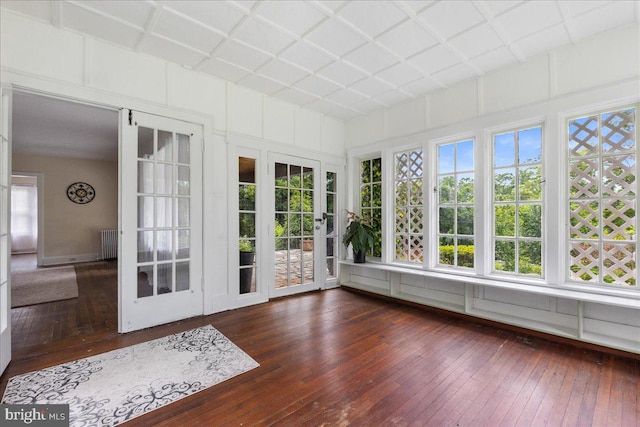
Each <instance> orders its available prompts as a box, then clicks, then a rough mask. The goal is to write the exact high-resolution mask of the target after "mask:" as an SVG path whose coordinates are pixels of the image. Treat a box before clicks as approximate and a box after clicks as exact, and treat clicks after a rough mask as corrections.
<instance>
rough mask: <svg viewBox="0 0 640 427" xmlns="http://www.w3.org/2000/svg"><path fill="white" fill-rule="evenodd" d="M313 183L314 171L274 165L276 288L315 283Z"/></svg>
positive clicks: (282, 164)
mask: <svg viewBox="0 0 640 427" xmlns="http://www.w3.org/2000/svg"><path fill="white" fill-rule="evenodd" d="M313 180H314V170H313V168H307V167H302V166H298V165H287V164H284V163H276V164H275V181H274V183H275V206H274V207H275V218H274V221H275V224H274V229H275V249H276V253H275V263H276V265H275V287H276V288H286V287H290V286H296V285H301V284H303V283H312V282H314V281H315V277H314V261H313V260H314V240H313V231H314V219H313V212H314V204H313V198H314V191H315V190H314V184H313Z"/></svg>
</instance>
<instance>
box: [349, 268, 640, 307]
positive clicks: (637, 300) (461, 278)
mask: <svg viewBox="0 0 640 427" xmlns="http://www.w3.org/2000/svg"><path fill="white" fill-rule="evenodd" d="M339 264H340V265H343V266H348V267H356V268H365V269H372V270H382V271H388V272H391V273H400V274H410V275H415V276H421V277H430V278H435V279H441V280H449V281H452V282H462V283H465V284H470V285H478V286H488V287H494V288H504V289H509V290H514V291H521V292H528V293H532V294H539V295H547V296H551V297H557V298H566V299H571V300H576V301H584V302H590V303H597V304H605V305H613V306H618V307H626V308H633V309H636V310H640V292H639V293H636V292H633V291H632V292H625V291H622V292H624V294H621V295H613V294H611V293H599V292H589V291H587V290H576V289H567V288H564V287H562V285H558V286H552V285H548V284H543V283H540V284H529V283H519V282H513V281H509V280H508V278H507V279H504V280H500V279H496V278H485V277H477V276H471V275H462V274H451V273H444V272H440V271H432V270H420V269H416V268H411V267H404V266H400V265H394V264H384V263H379V262H366V263H364V264H355V263H354V262H353V261H352V260H342V261H339Z"/></svg>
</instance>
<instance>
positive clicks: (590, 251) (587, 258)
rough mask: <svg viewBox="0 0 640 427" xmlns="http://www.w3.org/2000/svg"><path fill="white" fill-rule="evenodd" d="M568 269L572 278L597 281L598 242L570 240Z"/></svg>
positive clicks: (598, 277) (598, 269) (598, 276)
mask: <svg viewBox="0 0 640 427" xmlns="http://www.w3.org/2000/svg"><path fill="white" fill-rule="evenodd" d="M569 254H570V260H569V265H570V267H569V268H570V270H571V278H572V279H573V280H582V281H585V282H597V281H599V279H600V274H599V271H600V268H599V267H600V266H599V265H598V264H599V258H600V250H599V244H598V243H591V242H571V244H570V251H569Z"/></svg>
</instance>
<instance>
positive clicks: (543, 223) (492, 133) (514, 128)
mask: <svg viewBox="0 0 640 427" xmlns="http://www.w3.org/2000/svg"><path fill="white" fill-rule="evenodd" d="M538 127H539V128H540V138H541V141H540V145H541V147H540V156H541V159H540V162H533V163H522V164H521V163H520V162H519V160H518V157H519V137H518V132H521V131H527V130H531V129H535V128H538ZM488 131H489V132H488V138H487V139H486V141H485V143H486V144H490V146H489V147H488V148H489V152H490V156H489V160H490V161H489V162H487V164H486V167H487V172H488V173H487V178H488V180H485V181H484V182H485V183H490V184H487V188H486V189H485V190H487V191H486V193H488V195H489V197H488V210H487V211H485V212H484V213H483V214H484V217H485V220H486V221H488V222H489V226H488V230H489V235H488V239H487V241H486V242H485V243H484V246H483V247H484V248H487V249H489V251H488V253H490V254H491V256H490V258H489V259H488V260H487V263H488V270H487V273H488V275H490V276H494V277H512V278H518V279H525V280H533V281H539V282H547V276H548V274H547V262H546V261H547V260H546V259H545V258H546V253H547V251H546V241H547V235H546V230H547V228H548V225H547V220H548V217H549V216H548V215H547V212H546V206H547V203H546V198H547V191H546V185H545V184H546V172H547V171H546V163H547V161H546V159H545V155H546V154H547V149H546V145H547V144H546V132H547V127H546V122H545V120H535V121H526V122H521V123H512V124H511V125H506V126H502V127H494V128H491V129H488ZM511 132H513V133H514V163H513V164H511V165H509V166H500V167H497V168H496V166H495V164H496V163H495V162H496V157H495V156H496V153H495V137H496V136H498V135H504V134H508V133H511ZM536 165H537V166H539V167H540V193H541V194H540V201H539V202H538V201H533V202H531V201H527V200H520V198H519V193H520V189H519V171H520V169H521V168H527V167H531V166H536ZM507 168H513V169H514V192H515V194H514V199H513V201H507V202H509V203H512V204H514V205H515V212H514V235H513V237H511V236H497V235H496V221H495V206H496V200H495V197H496V196H495V185H494V177H495V170H496V169H507ZM523 202H524V203H523ZM535 203H539V204H540V216H541V220H540V237H527V236H519V232H518V231H519V207H520V205H521V204H524V205H527V204H535ZM505 205H506V203H505ZM501 238H502V239H501ZM497 240H505V241H506V240H512V241H514V243H515V245H514V246H515V247H514V258H515V259H514V263H515V266H514V271H513V272H511V271H504V270H497V269H496V268H495V257H496V254H495V252H496V245H495V242H496V241H497ZM520 241H539V242H540V263H541V271H540V275H535V274H528V273H520V272H519V271H518V270H519V252H518V247H519V246H518V243H519V242H520Z"/></svg>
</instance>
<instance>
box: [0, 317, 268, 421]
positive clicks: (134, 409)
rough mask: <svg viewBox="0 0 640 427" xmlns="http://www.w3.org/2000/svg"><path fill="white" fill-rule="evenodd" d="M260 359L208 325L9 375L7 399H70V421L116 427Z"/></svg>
mask: <svg viewBox="0 0 640 427" xmlns="http://www.w3.org/2000/svg"><path fill="white" fill-rule="evenodd" d="M258 366H259V365H258V363H257V362H256V361H255V360H253V359H252V358H251V357H249V356H248V355H247V354H246V353H245V352H243V351H242V350H241V349H240V348H238V347H237V346H236V345H235V344H234V343H232V342H231V341H230V340H229V339H228V338H227V337H225V336H224V335H222V334H221V333H220V332H219V331H217V330H216V329H215V328H213V327H212V326H210V325H207V326H203V327H201V328H197V329H192V330H190V331H186V332H182V333H179V334H175V335H170V336H167V337H164V338H160V339H157V340H153V341H149V342H146V343H142V344H137V345H133V346H130V347H125V348H122V349H119V350H114V351H110V352H108V353H103V354H99V355H96V356H92V357H88V358H86V359H80V360H76V361H73V362H69V363H64V364H62V365H58V366H53V367H51V368H47V369H43V370H41V371H36V372H30V373H28V374H23V375H18V376H15V377H13V378H11V379H9V382H8V384H7V388H6V390H5V392H4V397H3V398H2V403H9V404H69V405H70V408H69V409H70V415H69V418H70V422H71V424H70V425H71V426H74V427H80V426H115V425H118V424H120V423H123V422H125V421H127V420H130V419H132V418H135V417H138V416H140V415H143V414H145V413H147V412H149V411H152V410H154V409H157V408H160V407H161V406H164V405H167V404H169V403H172V402H175V401H177V400H179V399H182V398H184V397H187V396H189V395H191V394H193V393H196V392H198V391H201V390H204V389H205V388H207V387H211V386H213V385H215V384H218V383H220V382H222V381H225V380H228V379H229V378H232V377H234V376H236V375H239V374H242V373H244V372H246V371H249V370H251V369H253V368H256V367H258Z"/></svg>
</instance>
